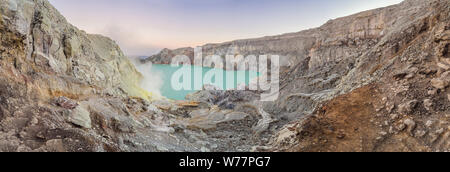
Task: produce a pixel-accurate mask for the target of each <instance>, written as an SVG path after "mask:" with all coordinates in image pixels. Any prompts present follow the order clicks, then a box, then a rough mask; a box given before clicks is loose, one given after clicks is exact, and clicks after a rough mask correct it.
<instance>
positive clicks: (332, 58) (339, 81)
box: [0, 0, 450, 151]
mask: <svg viewBox="0 0 450 172" xmlns="http://www.w3.org/2000/svg"><path fill="white" fill-rule="evenodd" d="M449 21H450V2H449V1H448V0H428V1H423V0H406V1H405V2H403V3H401V4H399V5H394V6H390V7H386V8H381V9H376V10H371V11H366V12H362V13H359V14H355V15H352V16H349V17H344V18H340V19H336V20H332V21H329V22H328V23H326V24H325V25H323V26H322V27H319V28H316V29H311V30H306V31H302V32H298V33H291V34H284V35H279V36H272V37H265V38H259V39H248V40H238V41H232V42H228V43H223V44H210V45H205V46H203V54H204V55H211V54H219V55H226V54H234V55H237V54H240V55H248V54H278V55H281V60H282V64H284V65H285V67H284V69H283V71H282V73H281V78H280V80H281V83H280V84H281V91H280V93H281V94H280V97H279V99H278V100H277V101H275V102H259V101H258V100H257V99H255V97H257V95H258V94H259V92H249V91H218V90H216V91H200V92H198V93H195V94H192V95H189V97H188V99H189V100H190V101H169V100H152V99H151V94H150V93H148V92H146V91H144V90H143V89H141V88H140V87H139V82H140V78H141V74H139V73H138V72H137V71H136V69H135V68H134V66H133V65H132V64H131V63H130V62H129V60H128V59H127V58H126V57H125V56H124V55H123V53H122V52H121V50H120V48H119V47H118V46H117V45H116V44H115V43H114V42H113V41H112V40H110V39H109V38H106V37H103V36H99V35H90V34H87V33H85V32H83V31H80V30H78V29H77V28H75V27H74V26H72V25H70V24H68V23H67V22H66V20H65V19H64V17H62V16H61V15H60V14H59V13H58V12H57V10H55V9H54V8H53V7H52V6H51V5H50V4H49V3H48V2H47V1H46V0H0V151H251V150H253V151H449V149H450V140H449V135H450V128H449V117H450V108H449V105H450V91H449V89H448V86H449V83H450V80H449V79H450V76H449V69H450V61H449V60H448V59H450V53H449V51H450V50H449V49H448V47H449V44H450V37H449V35H450V25H449V23H450V22H449ZM180 54H184V55H188V56H190V57H192V56H193V49H192V48H183V49H178V50H168V49H166V50H163V51H162V52H161V53H160V54H158V55H155V56H152V57H150V58H149V59H147V61H153V62H155V63H168V62H169V61H170V58H171V57H172V56H174V55H180Z"/></svg>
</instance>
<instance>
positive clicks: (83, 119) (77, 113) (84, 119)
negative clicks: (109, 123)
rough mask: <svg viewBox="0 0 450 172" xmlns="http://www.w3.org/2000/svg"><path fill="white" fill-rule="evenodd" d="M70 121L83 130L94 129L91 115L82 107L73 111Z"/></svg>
mask: <svg viewBox="0 0 450 172" xmlns="http://www.w3.org/2000/svg"><path fill="white" fill-rule="evenodd" d="M68 121H69V122H71V123H72V124H75V125H77V126H80V127H83V128H91V127H92V125H91V114H90V113H89V111H88V110H86V109H85V108H84V107H82V106H78V107H76V108H75V109H73V110H72V111H71V113H70V115H69V117H68Z"/></svg>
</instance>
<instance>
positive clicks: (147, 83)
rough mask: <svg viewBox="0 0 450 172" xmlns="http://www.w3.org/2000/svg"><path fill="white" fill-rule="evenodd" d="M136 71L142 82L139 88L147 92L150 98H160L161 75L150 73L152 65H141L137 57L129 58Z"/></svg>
mask: <svg viewBox="0 0 450 172" xmlns="http://www.w3.org/2000/svg"><path fill="white" fill-rule="evenodd" d="M130 59H131V61H132V62H133V64H134V66H135V67H136V69H137V70H138V71H139V72H140V73H141V74H142V76H143V80H142V81H141V83H140V86H141V88H143V89H144V90H146V91H147V92H149V93H150V94H151V96H152V98H156V99H159V98H162V97H163V96H162V94H161V88H162V86H163V83H164V81H163V79H162V78H163V77H162V76H163V74H162V73H160V72H155V71H152V63H150V62H149V63H145V64H143V63H141V62H140V61H139V58H138V57H130Z"/></svg>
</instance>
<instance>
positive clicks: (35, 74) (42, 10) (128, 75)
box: [0, 0, 192, 151]
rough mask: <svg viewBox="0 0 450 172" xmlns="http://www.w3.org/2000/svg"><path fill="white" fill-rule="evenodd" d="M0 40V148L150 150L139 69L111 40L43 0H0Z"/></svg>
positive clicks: (149, 116)
mask: <svg viewBox="0 0 450 172" xmlns="http://www.w3.org/2000/svg"><path fill="white" fill-rule="evenodd" d="M0 39H1V40H0V80H1V81H0V102H1V104H0V151H138V150H139V151H151V150H156V148H157V147H158V146H157V143H153V142H151V141H154V142H157V141H156V140H163V138H160V139H156V137H157V135H158V134H159V133H157V132H156V133H154V132H153V131H155V130H156V129H153V128H158V127H153V128H151V127H149V126H154V125H152V122H155V121H156V120H154V119H155V118H157V117H155V114H156V113H157V112H159V111H157V109H155V110H154V111H151V110H148V106H145V105H144V104H148V101H147V100H150V99H151V97H149V96H150V93H148V92H146V91H144V90H143V89H141V88H140V87H139V81H140V79H141V74H140V73H138V72H137V71H136V69H135V68H134V65H133V64H132V63H130V61H129V60H128V58H127V57H125V56H124V55H123V53H122V51H121V50H120V48H119V47H118V46H117V45H116V44H115V43H114V41H112V40H111V39H109V38H106V37H103V36H100V35H91V34H87V33H85V32H84V31H80V30H78V29H77V28H75V27H74V26H72V25H70V24H68V23H67V21H66V19H65V18H64V17H63V16H61V15H60V14H59V13H58V11H57V10H56V9H55V8H54V7H52V5H51V4H50V3H49V2H48V1H46V0H1V1H0ZM131 97H133V98H131ZM129 103H132V104H129ZM128 104H129V106H128ZM131 106H133V107H135V106H136V108H137V109H135V111H134V110H130V108H132V107H131ZM155 111H157V112H155ZM141 114H143V115H141ZM137 115H140V116H137ZM152 119H153V120H152ZM155 126H156V124H155ZM161 128H163V127H161ZM139 129H148V130H149V131H137V130H139ZM158 129H159V128H158ZM139 132H144V133H146V134H135V133H139ZM134 135H137V136H134ZM150 136H152V137H151V139H156V140H151V139H149V138H150ZM147 137H149V138H147ZM161 137H164V138H166V137H165V136H161ZM167 139H170V138H168V137H167ZM149 140H150V141H149ZM136 142H143V143H142V145H139V146H136V145H134V146H130V145H133V144H135V143H136ZM160 142H163V141H160ZM170 142H173V141H172V140H171V141H170ZM136 144H137V143H136ZM169 146H170V145H166V147H169ZM172 147H175V146H172ZM183 150H184V149H183ZM188 150H189V149H188ZM191 150H192V149H191Z"/></svg>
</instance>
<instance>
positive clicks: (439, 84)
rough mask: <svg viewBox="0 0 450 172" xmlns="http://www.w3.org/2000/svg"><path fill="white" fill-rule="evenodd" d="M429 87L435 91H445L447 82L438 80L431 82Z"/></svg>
mask: <svg viewBox="0 0 450 172" xmlns="http://www.w3.org/2000/svg"><path fill="white" fill-rule="evenodd" d="M431 85H432V86H433V87H434V88H437V89H445V88H446V87H447V86H448V82H447V81H445V80H442V79H439V78H435V79H432V80H431Z"/></svg>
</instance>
